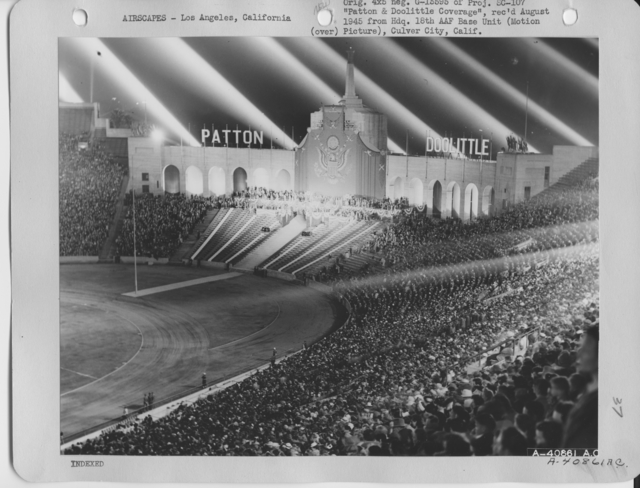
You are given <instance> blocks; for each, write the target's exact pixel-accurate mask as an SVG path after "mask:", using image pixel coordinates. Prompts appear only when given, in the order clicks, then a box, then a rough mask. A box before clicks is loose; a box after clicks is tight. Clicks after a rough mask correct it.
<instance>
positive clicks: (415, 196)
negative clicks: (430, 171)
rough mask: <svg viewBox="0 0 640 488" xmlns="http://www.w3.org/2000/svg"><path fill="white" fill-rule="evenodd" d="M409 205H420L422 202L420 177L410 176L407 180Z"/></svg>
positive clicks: (422, 190)
mask: <svg viewBox="0 0 640 488" xmlns="http://www.w3.org/2000/svg"><path fill="white" fill-rule="evenodd" d="M409 188H410V190H411V191H410V192H409V205H414V206H418V207H420V206H422V204H423V203H424V185H423V183H422V180H421V179H420V178H412V179H411V181H410V182H409Z"/></svg>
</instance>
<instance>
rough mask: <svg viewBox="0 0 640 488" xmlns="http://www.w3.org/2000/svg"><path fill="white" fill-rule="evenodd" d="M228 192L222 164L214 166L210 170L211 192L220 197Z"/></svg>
mask: <svg viewBox="0 0 640 488" xmlns="http://www.w3.org/2000/svg"><path fill="white" fill-rule="evenodd" d="M226 192H227V188H226V183H225V174H224V170H223V169H222V168H221V167H220V166H213V167H212V168H211V169H210V170H209V193H210V194H211V195H215V196H217V197H219V196H222V195H224V194H225V193H226Z"/></svg>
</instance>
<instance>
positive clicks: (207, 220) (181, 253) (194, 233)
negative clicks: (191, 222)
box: [169, 208, 219, 264]
mask: <svg viewBox="0 0 640 488" xmlns="http://www.w3.org/2000/svg"><path fill="white" fill-rule="evenodd" d="M218 211H219V210H218V209H217V208H213V209H210V210H207V213H206V214H205V216H204V219H202V220H201V221H200V222H198V223H197V224H196V225H195V226H194V227H193V229H192V230H191V234H189V236H188V237H187V238H186V239H185V240H184V241H182V244H180V247H179V248H178V249H177V250H176V252H174V253H173V256H171V258H170V259H169V262H170V263H178V264H179V263H182V260H183V259H188V258H189V256H187V254H188V253H189V251H190V250H191V248H193V246H194V245H195V244H196V242H198V240H199V239H200V238H202V236H203V235H204V234H205V232H206V230H207V228H208V227H209V224H211V222H212V221H213V219H214V218H215V216H216V215H217V214H218Z"/></svg>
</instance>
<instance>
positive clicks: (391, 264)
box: [313, 179, 598, 282]
mask: <svg viewBox="0 0 640 488" xmlns="http://www.w3.org/2000/svg"><path fill="white" fill-rule="evenodd" d="M597 218H598V184H597V180H595V179H589V180H586V181H585V182H584V183H582V184H580V185H577V186H575V187H572V188H569V189H566V190H565V191H563V192H562V193H550V194H549V195H546V196H543V197H540V198H536V199H533V200H531V201H529V202H523V203H520V204H518V205H515V206H513V207H511V208H510V209H507V210H506V211H505V212H503V213H502V214H500V216H499V217H496V218H482V219H478V220H476V221H473V222H471V223H466V224H463V223H462V221H460V220H458V219H445V220H436V219H428V218H424V216H423V215H421V214H417V213H412V214H410V215H409V216H407V215H404V216H403V215H402V214H400V216H399V217H398V218H397V219H396V222H395V223H394V224H392V225H390V226H388V227H387V228H386V229H385V230H384V231H383V232H378V233H377V234H376V235H375V236H373V237H372V238H371V239H370V240H369V242H368V243H367V244H365V245H364V246H361V249H364V250H367V251H370V252H371V253H374V254H375V255H376V260H377V261H378V262H379V263H380V264H381V266H382V267H383V268H387V272H388V273H393V272H397V271H399V270H403V269H415V268H421V267H429V266H438V265H443V264H449V263H457V262H463V261H473V260H478V259H491V258H499V257H502V256H504V255H508V254H514V253H517V252H531V251H535V250H538V251H540V250H544V249H551V248H557V247H564V246H568V245H572V244H576V243H580V242H582V243H586V242H592V241H595V240H597V239H598V225H597ZM523 244H524V245H523ZM359 250H360V249H358V251H359ZM342 269H343V268H342ZM340 271H341V267H340V266H335V265H334V266H332V267H329V268H328V269H326V270H320V271H316V273H315V274H314V275H313V277H314V279H317V280H318V281H324V282H335V281H337V280H344V279H347V278H351V279H357V278H358V277H359V276H365V275H369V274H371V273H372V272H379V270H378V269H374V268H372V267H369V268H365V269H361V270H360V272H354V273H340Z"/></svg>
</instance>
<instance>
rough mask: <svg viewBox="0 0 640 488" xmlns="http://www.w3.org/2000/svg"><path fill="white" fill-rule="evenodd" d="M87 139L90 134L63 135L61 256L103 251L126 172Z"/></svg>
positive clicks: (61, 153)
mask: <svg viewBox="0 0 640 488" xmlns="http://www.w3.org/2000/svg"><path fill="white" fill-rule="evenodd" d="M87 141H88V136H87V135H76V136H70V135H66V134H62V133H61V134H60V141H59V150H60V154H59V156H60V164H59V166H58V178H59V195H60V200H59V208H60V256H97V255H98V254H99V253H100V250H101V248H102V246H103V244H104V242H105V240H106V239H107V235H108V233H109V226H110V225H111V223H112V220H113V218H114V214H115V210H116V203H117V200H118V195H119V192H120V188H121V186H122V181H123V178H124V177H125V175H126V171H125V169H124V168H123V167H122V166H120V165H118V164H116V163H114V162H113V161H112V158H111V157H110V156H109V155H108V154H106V153H105V152H103V151H102V150H101V149H100V147H99V146H98V145H96V144H93V143H87ZM80 142H84V143H85V144H83V146H86V147H85V148H84V149H81V148H80V147H79V144H80Z"/></svg>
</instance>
